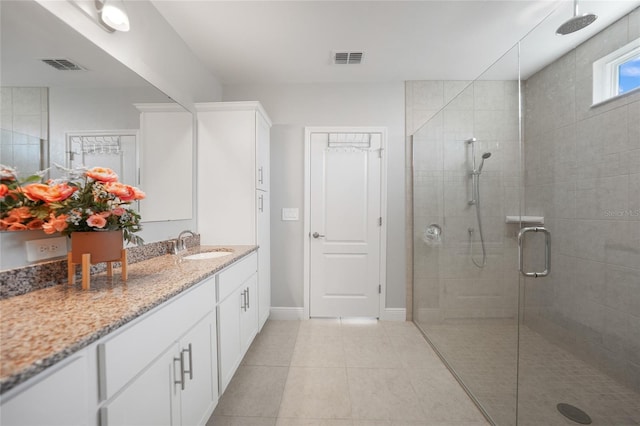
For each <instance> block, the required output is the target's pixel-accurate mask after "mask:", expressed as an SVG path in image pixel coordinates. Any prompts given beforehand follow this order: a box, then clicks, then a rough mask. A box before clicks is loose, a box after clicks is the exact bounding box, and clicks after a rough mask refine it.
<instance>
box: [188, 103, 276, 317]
mask: <svg viewBox="0 0 640 426" xmlns="http://www.w3.org/2000/svg"><path fill="white" fill-rule="evenodd" d="M196 109H197V121H198V183H199V184H198V216H197V217H198V232H199V233H200V238H201V243H202V244H257V245H259V246H260V248H259V251H258V256H259V258H260V260H259V265H260V268H259V271H258V298H257V301H258V318H259V320H260V322H259V325H260V328H261V327H262V325H263V324H264V322H265V321H266V320H267V318H268V317H269V310H270V307H271V306H270V302H271V278H270V273H271V272H270V266H269V265H270V262H271V261H270V254H269V251H270V232H269V227H270V219H269V216H270V214H269V181H270V170H269V155H270V154H269V152H270V148H269V144H270V128H271V121H270V120H269V118H268V116H267V114H266V113H265V111H264V109H263V108H262V106H261V105H260V103H258V102H213V103H200V104H196ZM221 224H224V225H221Z"/></svg>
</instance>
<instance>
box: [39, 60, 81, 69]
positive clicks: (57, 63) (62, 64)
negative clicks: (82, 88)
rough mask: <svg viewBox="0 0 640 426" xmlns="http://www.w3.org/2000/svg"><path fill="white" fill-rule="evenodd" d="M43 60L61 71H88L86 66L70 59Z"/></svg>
mask: <svg viewBox="0 0 640 426" xmlns="http://www.w3.org/2000/svg"><path fill="white" fill-rule="evenodd" d="M42 62H44V63H45V64H47V65H51V66H52V67H54V68H55V69H57V70H60V71H86V69H85V68H82V67H81V66H80V65H78V64H76V63H74V62H72V61H70V60H69V59H43V60H42Z"/></svg>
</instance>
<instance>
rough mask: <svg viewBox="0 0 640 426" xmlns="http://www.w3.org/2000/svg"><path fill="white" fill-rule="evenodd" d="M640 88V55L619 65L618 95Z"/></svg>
mask: <svg viewBox="0 0 640 426" xmlns="http://www.w3.org/2000/svg"><path fill="white" fill-rule="evenodd" d="M638 87H640V54H638V55H636V56H635V57H633V58H631V59H629V60H628V61H626V62H623V63H622V64H620V65H618V95H621V94H623V93H628V92H630V91H631V90H634V89H637V88H638Z"/></svg>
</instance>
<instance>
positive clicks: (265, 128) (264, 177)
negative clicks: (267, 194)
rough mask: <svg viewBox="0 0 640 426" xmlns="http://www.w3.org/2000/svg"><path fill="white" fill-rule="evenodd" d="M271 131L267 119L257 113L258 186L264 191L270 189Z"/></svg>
mask: <svg viewBox="0 0 640 426" xmlns="http://www.w3.org/2000/svg"><path fill="white" fill-rule="evenodd" d="M270 132H271V128H270V127H269V123H267V120H265V118H264V117H263V116H262V115H261V114H260V113H256V188H257V189H260V190H262V191H268V190H269V181H270V173H269V172H270V170H269V162H270V159H269V156H270V152H269V151H270V147H269V143H270Z"/></svg>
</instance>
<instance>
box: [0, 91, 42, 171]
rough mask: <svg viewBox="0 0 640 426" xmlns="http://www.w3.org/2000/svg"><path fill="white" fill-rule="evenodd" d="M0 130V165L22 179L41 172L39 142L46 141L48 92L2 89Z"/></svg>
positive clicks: (0, 93)
mask: <svg viewBox="0 0 640 426" xmlns="http://www.w3.org/2000/svg"><path fill="white" fill-rule="evenodd" d="M0 128H1V130H0V163H2V164H5V165H8V166H12V167H15V168H16V169H17V170H18V172H19V173H20V176H21V177H23V178H24V177H27V176H30V175H31V174H33V172H36V171H38V170H40V139H44V140H45V141H47V140H48V138H49V91H48V89H47V88H46V87H2V88H1V89H0ZM46 163H48V160H47V161H45V164H46Z"/></svg>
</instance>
